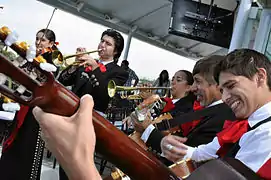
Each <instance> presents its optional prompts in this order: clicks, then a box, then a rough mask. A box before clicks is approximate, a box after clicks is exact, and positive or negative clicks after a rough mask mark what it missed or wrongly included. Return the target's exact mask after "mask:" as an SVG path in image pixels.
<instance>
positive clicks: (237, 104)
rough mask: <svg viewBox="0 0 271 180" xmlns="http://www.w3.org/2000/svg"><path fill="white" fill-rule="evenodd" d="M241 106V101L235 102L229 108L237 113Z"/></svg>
mask: <svg viewBox="0 0 271 180" xmlns="http://www.w3.org/2000/svg"><path fill="white" fill-rule="evenodd" d="M240 104H241V101H240V100H235V101H233V102H232V103H230V104H229V107H230V108H231V109H232V110H233V111H237V110H238V109H239V106H240Z"/></svg>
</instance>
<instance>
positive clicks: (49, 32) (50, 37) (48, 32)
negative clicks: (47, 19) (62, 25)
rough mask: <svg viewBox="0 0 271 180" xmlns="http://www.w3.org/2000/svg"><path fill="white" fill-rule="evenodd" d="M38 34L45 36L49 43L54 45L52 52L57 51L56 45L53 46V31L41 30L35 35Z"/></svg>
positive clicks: (54, 37)
mask: <svg viewBox="0 0 271 180" xmlns="http://www.w3.org/2000/svg"><path fill="white" fill-rule="evenodd" d="M40 32H41V33H43V34H44V36H45V37H46V38H47V39H48V40H49V41H50V42H53V43H54V45H53V47H52V49H53V50H58V48H57V47H56V45H55V42H56V35H55V33H54V31H52V30H51V29H41V30H39V31H38V32H37V34H39V33H40ZM37 34H36V35H37Z"/></svg>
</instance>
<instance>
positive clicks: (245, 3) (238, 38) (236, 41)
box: [229, 0, 252, 52]
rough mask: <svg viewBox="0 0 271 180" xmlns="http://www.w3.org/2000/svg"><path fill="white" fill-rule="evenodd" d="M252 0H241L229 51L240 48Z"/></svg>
mask: <svg viewBox="0 0 271 180" xmlns="http://www.w3.org/2000/svg"><path fill="white" fill-rule="evenodd" d="M251 4H252V0H241V3H240V6H239V8H238V13H237V18H236V21H235V25H234V29H233V33H232V38H231V44H230V48H229V52H231V51H233V50H235V49H238V48H241V47H242V44H243V38H244V34H245V29H246V25H247V20H248V17H249V13H250V9H251Z"/></svg>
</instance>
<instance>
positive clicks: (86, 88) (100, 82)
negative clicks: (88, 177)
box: [59, 61, 129, 180]
mask: <svg viewBox="0 0 271 180" xmlns="http://www.w3.org/2000/svg"><path fill="white" fill-rule="evenodd" d="M98 64H99V67H98V68H96V69H95V70H94V71H92V70H91V69H89V68H84V67H79V68H76V67H75V66H71V67H70V68H67V69H66V70H64V71H63V72H62V73H61V74H60V76H59V81H60V82H61V83H62V84H63V85H65V86H70V85H72V91H73V92H74V93H75V94H76V95H77V96H78V97H82V96H83V95H85V94H90V95H92V97H93V100H94V109H95V110H96V111H97V112H99V113H100V114H101V115H104V116H105V114H104V113H105V111H106V109H107V107H108V103H109V100H110V97H109V95H108V90H107V86H108V83H109V81H110V80H113V81H114V82H115V83H116V85H119V86H122V85H124V83H125V82H126V81H127V79H128V75H129V74H128V73H127V72H126V71H125V70H124V69H122V68H121V67H120V66H118V65H117V64H116V63H114V62H113V61H110V62H101V61H100V62H98ZM59 176H60V180H66V179H68V177H67V176H66V174H65V172H64V171H63V169H62V168H61V167H60V168H59Z"/></svg>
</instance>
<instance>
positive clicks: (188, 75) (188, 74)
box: [178, 70, 194, 85]
mask: <svg viewBox="0 0 271 180" xmlns="http://www.w3.org/2000/svg"><path fill="white" fill-rule="evenodd" d="M178 72H183V73H184V74H185V76H186V77H185V80H186V81H187V84H188V85H192V84H193V83H194V79H193V75H192V73H191V72H189V71H187V70H179V71H178Z"/></svg>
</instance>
